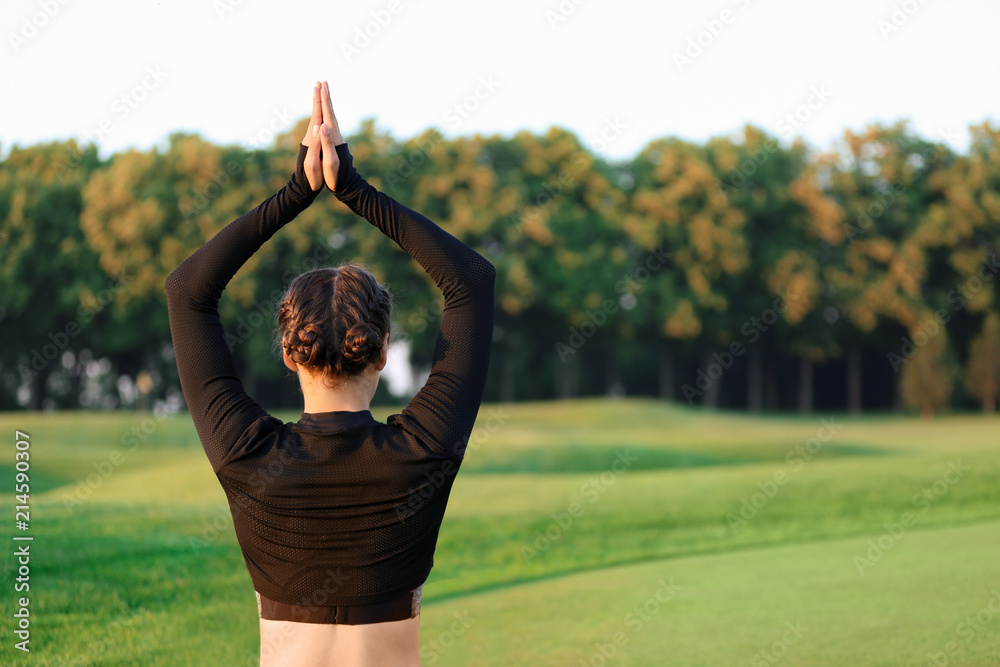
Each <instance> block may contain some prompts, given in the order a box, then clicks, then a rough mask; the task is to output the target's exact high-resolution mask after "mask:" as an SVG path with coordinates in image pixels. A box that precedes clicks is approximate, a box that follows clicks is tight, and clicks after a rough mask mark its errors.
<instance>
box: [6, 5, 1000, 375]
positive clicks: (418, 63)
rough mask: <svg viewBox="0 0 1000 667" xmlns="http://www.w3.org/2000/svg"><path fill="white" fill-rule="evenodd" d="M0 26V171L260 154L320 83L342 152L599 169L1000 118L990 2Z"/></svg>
mask: <svg viewBox="0 0 1000 667" xmlns="http://www.w3.org/2000/svg"><path fill="white" fill-rule="evenodd" d="M348 5H349V6H348ZM0 27H2V30H3V33H2V43H0V54H2V55H0V91H2V92H3V103H2V105H0V155H5V154H6V153H7V152H8V151H9V150H10V147H11V145H12V144H14V143H17V144H20V145H28V144H33V143H36V142H39V141H48V140H52V139H65V138H68V137H76V138H77V139H93V140H95V141H96V143H97V144H98V145H99V146H100V148H101V153H102V155H105V156H107V155H108V154H109V153H111V152H115V151H119V150H122V149H124V148H126V147H130V146H135V147H138V148H141V149H147V148H149V147H151V146H153V145H165V143H166V138H167V135H168V134H169V133H171V132H173V131H177V130H185V131H192V132H199V133H201V134H202V135H203V136H204V137H206V138H208V139H210V140H212V141H214V142H217V143H239V144H244V145H253V144H264V145H267V144H269V143H270V140H271V138H272V137H273V132H281V131H283V130H286V129H288V128H289V127H290V126H291V125H292V124H294V122H295V121H296V120H298V119H299V118H301V117H303V116H305V115H307V114H308V113H309V111H310V104H311V89H312V84H313V82H314V81H316V80H318V79H324V78H325V79H328V80H329V81H330V84H331V88H332V90H333V102H334V107H335V109H336V112H337V116H338V118H339V121H340V125H341V129H342V130H343V131H344V133H345V134H349V133H350V132H352V131H354V130H356V129H357V128H358V126H359V124H360V122H361V120H362V119H363V118H366V117H374V118H376V119H377V123H378V126H380V127H381V128H383V129H387V130H389V131H391V132H392V133H393V134H394V135H395V136H396V137H398V138H405V137H410V136H413V135H415V134H417V133H419V132H421V131H423V130H424V129H426V128H428V127H430V126H437V127H438V128H439V129H441V130H442V131H443V132H444V133H445V134H446V135H447V136H456V135H470V134H474V133H485V134H493V133H497V132H499V133H501V134H505V135H509V134H512V133H513V132H515V131H517V130H519V129H522V128H527V129H530V130H533V131H536V132H543V131H545V130H546V129H547V128H548V127H550V126H551V125H554V124H556V125H560V126H563V127H566V128H568V129H570V130H572V131H573V132H575V133H576V134H577V135H578V136H580V137H581V139H583V141H584V142H585V143H586V144H587V145H589V146H590V147H591V149H592V150H594V151H595V152H597V153H600V154H602V155H604V156H605V157H608V158H611V159H623V158H628V157H631V156H634V155H635V154H636V153H637V152H638V151H639V150H641V149H642V147H643V146H645V145H646V144H647V143H648V142H649V141H650V140H651V139H654V138H658V137H664V136H669V135H675V136H682V137H686V138H689V139H693V140H697V141H702V140H705V139H707V138H708V137H711V136H716V135H722V134H734V133H737V132H738V131H739V130H740V129H741V128H742V126H743V125H744V124H745V123H747V122H752V123H754V124H757V125H759V126H762V127H764V128H766V129H768V130H769V131H770V132H772V133H773V134H776V135H778V136H779V137H782V138H785V139H790V138H791V136H793V135H801V136H803V137H805V138H806V140H807V141H809V142H810V143H811V144H812V145H813V146H814V147H817V148H820V149H826V148H830V147H832V146H833V143H834V141H835V140H836V139H837V138H838V137H839V136H840V135H841V134H842V132H843V130H844V129H846V128H851V129H856V130H861V129H863V128H864V127H865V125H866V124H868V123H870V122H872V121H886V122H891V121H895V120H898V119H901V118H909V119H912V122H913V125H914V128H915V129H916V130H917V131H919V132H920V133H922V134H924V135H925V136H933V137H941V138H942V139H945V140H946V141H948V143H950V144H952V145H953V146H954V147H956V148H959V149H963V148H964V147H965V145H966V140H967V132H966V129H967V127H968V126H969V125H970V124H974V123H979V122H982V121H984V120H988V119H989V120H992V121H993V122H994V123H997V122H998V121H997V119H998V110H1000V87H998V86H997V85H996V77H997V72H998V71H1000V68H998V65H1000V55H998V52H997V50H996V46H995V45H996V31H997V28H998V27H1000V3H997V2H996V1H995V0H949V1H948V2H945V0H840V1H839V2H824V3H818V2H808V1H803V0H797V1H795V0H714V1H709V2H690V1H683V2H682V1H680V0H669V1H666V0H661V1H658V2H654V1H653V0H561V1H560V0H504V1H503V2H482V3H481V2H470V1H469V0H464V1H463V0H360V1H358V2H352V3H341V2H315V1H314V2H307V1H305V0H283V1H282V2H280V3H279V2H266V1H265V0H178V1H176V2H167V1H164V2H156V1H154V0H130V1H127V2H126V1H125V0H99V1H97V2H84V1H83V0H5V1H4V2H3V4H2V5H0ZM789 114H792V115H791V116H789ZM795 114H797V117H796V115H795ZM404 359H405V345H404V346H394V347H393V352H392V353H391V354H390V365H389V367H387V369H386V370H387V375H388V376H389V380H390V382H391V383H392V386H393V389H394V390H395V391H402V390H404V387H405V386H406V385H407V384H408V382H407V380H408V379H409V378H408V377H407V375H408V373H407V368H406V364H405V362H404V361H403V360H404ZM417 380H418V381H419V382H422V378H417Z"/></svg>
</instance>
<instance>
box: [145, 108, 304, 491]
mask: <svg viewBox="0 0 1000 667" xmlns="http://www.w3.org/2000/svg"><path fill="white" fill-rule="evenodd" d="M313 97H314V104H313V118H312V119H311V120H310V123H309V127H308V128H307V129H306V137H305V138H304V139H303V142H302V145H301V146H300V147H299V154H298V159H297V161H296V169H295V173H294V174H293V175H292V177H291V179H289V181H288V183H286V184H285V186H284V187H282V188H281V190H279V191H278V192H277V193H276V194H274V195H273V196H271V197H270V198H268V199H267V200H265V201H264V202H263V203H261V204H260V205H259V206H257V207H256V208H254V209H253V210H251V211H249V212H247V213H245V214H244V215H242V216H240V217H239V218H237V219H236V220H234V221H233V222H231V223H229V224H228V225H227V226H226V227H225V228H224V229H222V230H221V231H220V232H219V233H218V234H216V235H215V236H214V237H212V239H211V240H209V241H208V242H207V243H205V245H203V246H202V247H201V248H199V249H198V250H197V251H195V252H194V254H192V255H191V256H190V257H188V258H187V259H186V260H184V262H183V263H181V265H180V266H178V267H177V268H176V269H174V271H173V272H172V273H171V274H170V275H169V276H167V280H166V282H165V287H166V292H167V312H168V314H169V318H170V336H171V339H172V340H173V345H174V357H175V359H176V361H177V373H178V376H179V377H180V381H181V390H182V391H183V392H184V399H185V401H186V402H187V406H188V410H189V411H190V413H191V419H192V420H193V421H194V425H195V429H196V430H197V432H198V437H199V438H200V440H201V443H202V446H203V447H204V448H205V453H206V454H207V455H208V459H209V461H210V462H211V464H212V469H213V470H215V471H216V472H218V471H219V470H220V469H221V468H222V467H223V466H224V465H225V463H226V462H227V461H228V460H229V459H230V458H231V456H232V455H233V454H234V452H233V447H234V445H235V444H236V442H237V441H238V440H239V439H240V437H241V436H242V435H243V433H244V432H245V431H246V430H247V429H248V428H249V427H250V426H252V425H254V424H255V423H256V422H257V421H258V420H260V419H261V418H263V417H267V416H268V413H267V411H265V410H264V409H263V408H262V407H261V406H260V404H258V403H257V402H256V401H255V400H254V399H253V398H251V397H250V396H249V395H248V394H247V393H246V391H245V390H244V389H243V382H242V381H241V380H240V378H239V375H238V374H237V372H236V364H235V362H234V360H233V355H232V351H231V350H230V348H229V344H228V342H227V340H226V333H225V331H224V330H223V328H222V321H221V320H220V318H219V297H220V296H222V292H223V290H225V289H226V285H228V284H229V281H230V280H231V279H232V277H233V276H234V275H235V274H236V272H237V271H238V270H239V268H240V267H241V266H243V264H245V263H246V261H247V260H248V259H250V257H251V256H252V255H253V254H254V253H255V252H256V251H257V250H258V249H259V248H260V247H261V246H262V245H263V244H264V243H265V242H266V241H267V240H268V239H270V238H271V237H272V236H273V235H274V233H275V232H277V231H278V230H279V229H281V227H282V226H284V225H285V224H286V223H288V222H290V221H291V220H293V219H294V218H295V216H297V215H298V214H299V213H301V212H302V211H303V210H304V209H305V208H306V207H308V206H309V204H311V203H312V202H313V200H314V199H315V198H316V196H317V195H318V194H319V193H320V191H321V190H322V188H323V172H322V163H321V162H320V156H319V154H320V142H319V138H318V130H317V131H316V133H315V134H314V133H313V129H312V128H313V127H317V128H318V126H319V125H320V124H322V112H321V111H319V98H318V89H317V90H314V95H313ZM317 114H318V116H317ZM317 117H318V118H319V120H318V121H317ZM317 170H318V171H317ZM314 184H315V189H313V186H314Z"/></svg>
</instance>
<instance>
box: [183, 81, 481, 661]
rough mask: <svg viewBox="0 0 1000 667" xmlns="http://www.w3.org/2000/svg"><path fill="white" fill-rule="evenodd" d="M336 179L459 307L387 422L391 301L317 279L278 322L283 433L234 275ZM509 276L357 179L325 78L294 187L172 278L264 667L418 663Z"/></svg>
mask: <svg viewBox="0 0 1000 667" xmlns="http://www.w3.org/2000/svg"><path fill="white" fill-rule="evenodd" d="M324 183H325V184H326V186H327V187H329V188H330V190H331V191H332V192H333V193H334V195H335V196H336V197H337V198H338V199H339V200H340V201H341V202H343V203H344V204H346V205H347V206H348V207H349V208H350V209H351V210H353V211H354V212H355V213H357V214H358V215H360V216H362V217H364V218H365V219H367V220H368V221H369V222H370V223H371V224H373V225H375V226H376V227H378V229H380V230H381V231H382V232H383V233H384V234H385V235H386V236H388V237H389V238H390V239H392V240H393V241H395V242H396V243H397V244H398V245H399V247H400V248H402V249H403V250H404V251H406V252H407V253H409V254H410V255H411V256H412V257H413V258H414V259H415V260H416V261H417V262H418V263H419V264H420V266H421V267H422V268H423V269H424V270H425V271H426V272H427V273H428V274H429V275H430V277H431V278H432V279H433V280H434V282H435V283H436V284H437V286H438V287H439V288H440V289H441V291H442V292H443V294H444V300H445V306H444V312H443V315H442V318H441V329H440V332H439V334H438V337H437V341H436V343H435V347H434V357H433V367H432V370H431V374H430V377H429V378H428V379H427V382H426V383H425V384H424V386H423V388H421V390H420V391H419V392H418V393H417V395H416V396H415V397H414V398H413V400H412V401H410V403H409V404H408V405H407V406H406V407H405V408H404V409H403V410H402V412H401V413H400V414H394V415H391V416H390V417H389V418H388V419H387V420H386V423H384V424H383V423H381V422H378V421H376V420H375V419H374V418H373V417H372V415H371V412H370V411H369V405H370V401H371V398H372V396H373V395H374V393H375V387H376V386H377V384H378V379H379V372H380V371H381V370H382V368H383V367H384V366H385V362H386V353H387V350H388V345H389V308H390V302H389V295H388V293H387V292H386V291H385V289H384V288H383V287H381V286H380V285H378V283H377V282H376V281H375V280H374V278H372V277H371V274H370V273H368V272H367V271H366V270H364V269H363V268H361V267H358V266H355V265H345V266H342V267H338V268H327V269H318V270H316V271H310V272H308V273H305V274H303V275H301V276H299V277H298V278H296V279H295V280H294V281H292V284H291V286H290V287H289V290H288V293H287V294H286V295H285V297H284V298H283V300H282V302H281V304H280V306H279V313H278V330H279V336H280V343H281V347H282V350H283V352H282V356H283V358H284V363H285V365H286V366H288V368H289V369H291V370H292V371H294V372H296V373H297V374H298V377H299V381H300V384H301V387H302V394H303V397H304V403H305V405H304V410H303V414H302V417H301V418H300V419H299V420H298V421H297V422H289V423H284V422H282V421H281V420H279V419H277V418H275V417H273V416H271V415H270V414H268V413H267V412H266V411H265V410H264V408H262V407H261V406H260V405H259V404H258V403H257V402H256V401H254V399H253V398H251V397H250V396H248V395H247V393H246V392H245V391H244V389H243V384H242V382H241V381H240V378H239V377H238V375H237V373H236V367H235V364H234V362H233V357H232V354H231V353H230V350H229V348H228V345H227V342H226V338H225V333H224V331H223V328H222V324H221V322H220V320H219V313H218V302H219V297H220V296H221V295H222V292H223V290H224V289H225V287H226V285H227V284H228V283H229V281H230V280H231V279H232V277H233V275H234V274H235V273H236V271H237V270H238V269H239V268H240V267H241V266H242V265H243V264H244V263H245V262H246V261H247V259H249V258H250V256H251V255H252V254H253V253H254V252H256V251H257V249H258V248H260V246H261V245H263V244H264V242H266V241H267V240H268V239H269V238H270V237H271V236H272V235H273V234H274V233H275V232H277V231H278V230H279V229H280V228H281V227H282V226H283V225H285V224H286V223H288V222H290V221H291V220H292V219H293V218H295V216H296V215H298V213H299V212H301V211H302V210H304V209H305V208H306V207H307V206H309V204H311V203H312V201H313V200H314V199H315V198H316V196H317V195H318V194H319V192H320V190H322V189H323V186H324ZM495 275H496V272H495V269H494V267H493V266H492V265H491V264H490V263H489V262H488V261H487V260H486V259H484V258H483V257H482V256H480V255H479V254H478V253H476V252H474V251H473V250H472V249H470V248H469V247H468V246H466V245H465V244H464V243H462V242H461V241H459V240H458V239H456V238H455V237H453V236H451V235H450V234H448V233H447V232H445V231H444V230H442V229H441V228H440V227H438V226H437V225H436V224H435V223H433V222H432V221H430V220H428V219H427V218H425V217H424V216H422V215H421V214H419V213H417V212H416V211H413V210H411V209H409V208H407V207H405V206H402V205H401V204H399V203H397V202H396V201H394V200H393V199H392V198H390V197H388V196H387V195H385V194H383V193H381V192H379V191H378V190H376V189H375V188H374V187H372V186H371V185H370V184H368V183H367V182H366V181H365V179H364V178H363V177H362V176H361V175H360V174H359V173H358V172H357V170H356V169H355V168H354V166H353V161H352V157H351V154H350V152H349V151H348V147H347V144H346V143H345V141H344V138H343V136H342V135H341V133H340V129H339V126H338V124H337V119H336V117H335V116H334V113H333V108H332V104H331V101H330V91H329V86H328V84H327V83H325V82H324V83H323V84H322V85H321V84H316V87H315V88H314V89H313V111H312V118H311V120H310V123H309V126H308V128H307V130H306V135H305V137H303V139H302V142H301V145H300V147H299V154H298V160H297V163H296V170H295V173H294V174H293V175H292V177H291V179H290V180H289V181H288V183H286V184H285V186H284V187H283V188H282V189H281V190H280V191H279V192H278V193H276V194H275V195H274V196H272V197H270V198H269V199H267V200H266V201H264V202H263V203H261V204H260V205H259V206H257V207H256V208H254V209H253V210H252V211H250V212H248V213H246V214H245V215H243V216H241V217H240V218H238V219H236V220H235V221H233V222H232V223H230V224H229V225H228V226H226V227H225V228H224V229H223V230H222V231H220V232H219V233H218V234H216V235H215V237H214V238H212V239H211V240H210V241H208V242H207V243H206V244H205V245H204V246H202V247H201V248H200V249H199V250H197V251H196V252H195V253H194V254H192V255H191V256H190V257H189V258H188V259H187V260H185V261H184V262H183V263H182V264H181V265H180V266H179V267H177V269H175V270H174V271H173V273H171V274H170V276H169V277H168V278H167V280H166V291H167V297H168V298H167V303H168V311H169V316H170V332H171V336H172V338H173V344H174V354H175V356H176V359H177V370H178V374H179V376H180V381H181V388H182V389H183V391H184V397H185V399H186V401H187V405H188V409H189V410H190V413H191V418H192V420H193V421H194V425H195V428H196V429H197V432H198V437H199V438H200V440H201V442H202V445H203V446H204V448H205V453H206V454H207V455H208V459H209V461H210V462H211V464H212V468H213V469H214V471H215V473H216V476H217V477H218V479H219V482H220V483H221V484H222V488H223V489H224V490H225V492H226V496H227V497H228V499H229V506H230V509H231V511H232V514H233V522H234V527H235V530H236V536H237V538H238V540H239V543H240V548H241V550H242V552H243V557H244V561H245V563H246V566H247V569H248V571H249V574H250V579H251V580H252V582H253V585H254V588H255V589H256V592H257V597H258V611H259V615H260V634H261V664H262V665H379V666H385V665H418V664H419V662H420V660H419V642H418V627H419V609H420V607H419V604H420V592H421V588H422V585H423V583H424V581H425V580H426V579H427V575H428V573H429V572H430V570H431V567H432V566H433V553H434V547H435V545H436V542H437V535H438V530H439V528H440V525H441V519H442V517H443V515H444V511H445V505H446V503H447V500H448V496H449V494H450V492H451V486H452V482H453V481H454V477H455V474H456V473H457V471H458V468H459V466H460V465H461V462H462V458H463V456H464V453H465V447H466V445H467V443H468V439H469V436H470V434H471V431H472V426H473V423H474V422H475V419H476V414H477V412H478V410H479V405H480V402H481V401H482V394H483V386H484V384H485V379H486V370H487V367H488V365H489V356H490V343H491V340H492V334H493V291H494V279H495Z"/></svg>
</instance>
